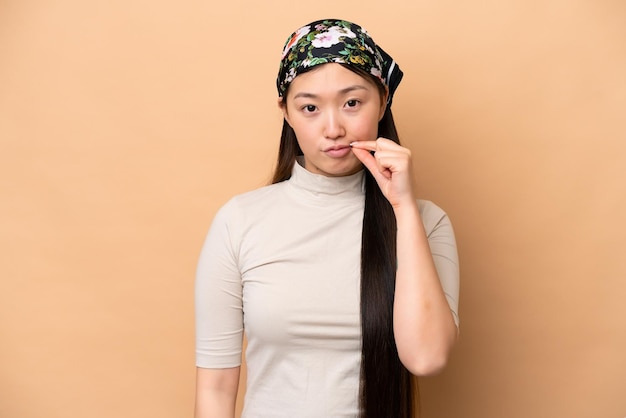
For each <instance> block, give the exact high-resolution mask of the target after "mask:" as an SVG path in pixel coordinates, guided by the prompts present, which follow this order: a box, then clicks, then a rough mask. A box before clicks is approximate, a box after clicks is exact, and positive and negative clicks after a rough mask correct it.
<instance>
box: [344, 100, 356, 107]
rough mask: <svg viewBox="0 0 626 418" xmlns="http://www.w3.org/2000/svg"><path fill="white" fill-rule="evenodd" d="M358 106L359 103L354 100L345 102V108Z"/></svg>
mask: <svg viewBox="0 0 626 418" xmlns="http://www.w3.org/2000/svg"><path fill="white" fill-rule="evenodd" d="M358 105H359V101H358V100H356V99H351V100H348V101H347V102H346V107H357V106H358Z"/></svg>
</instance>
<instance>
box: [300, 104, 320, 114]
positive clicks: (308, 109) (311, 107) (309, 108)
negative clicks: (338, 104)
mask: <svg viewBox="0 0 626 418" xmlns="http://www.w3.org/2000/svg"><path fill="white" fill-rule="evenodd" d="M302 110H303V111H304V112H305V113H313V112H315V111H316V110H317V106H315V105H306V106H303V107H302Z"/></svg>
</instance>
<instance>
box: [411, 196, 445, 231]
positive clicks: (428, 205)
mask: <svg viewBox="0 0 626 418" xmlns="http://www.w3.org/2000/svg"><path fill="white" fill-rule="evenodd" d="M417 206H418V208H419V211H420V216H421V218H422V223H423V224H424V228H425V229H426V234H427V235H430V234H431V233H432V232H433V231H435V230H436V229H437V228H439V227H441V226H451V222H450V219H449V218H448V215H447V213H446V212H445V211H444V210H443V209H442V208H440V207H439V206H437V205H436V204H435V203H433V202H431V201H430V200H421V199H418V200H417Z"/></svg>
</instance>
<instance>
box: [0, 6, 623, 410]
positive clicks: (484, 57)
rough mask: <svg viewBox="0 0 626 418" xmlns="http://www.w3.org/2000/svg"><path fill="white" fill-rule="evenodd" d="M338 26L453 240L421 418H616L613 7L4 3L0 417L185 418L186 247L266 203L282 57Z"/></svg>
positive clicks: (617, 32) (617, 176)
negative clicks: (454, 324) (260, 199)
mask: <svg viewBox="0 0 626 418" xmlns="http://www.w3.org/2000/svg"><path fill="white" fill-rule="evenodd" d="M335 16H337V17H344V18H347V19H350V20H354V21H356V22H358V23H360V24H362V25H363V26H364V27H366V28H367V29H368V30H369V32H370V33H372V34H373V36H374V38H375V39H376V40H377V41H378V42H379V43H380V44H381V45H383V46H384V48H385V49H386V50H388V52H390V53H391V54H392V55H393V56H394V57H395V58H396V60H397V61H399V62H400V63H401V66H402V68H403V70H404V72H405V80H404V82H403V85H402V86H401V88H400V90H399V92H398V95H397V98H396V100H395V104H394V106H395V113H396V119H397V123H398V126H399V129H400V133H401V135H402V138H403V139H404V142H405V144H407V145H409V146H410V147H411V148H412V149H413V150H414V156H415V165H416V167H417V175H418V182H419V194H420V196H421V197H423V198H428V199H432V200H434V201H436V202H437V203H438V204H440V205H441V206H443V207H444V208H445V209H446V210H447V211H448V212H449V214H450V216H451V217H452V219H453V222H454V225H455V227H456V231H457V235H458V242H459V247H460V253H461V261H462V298H461V339H460V343H459V345H458V347H457V349H456V350H455V352H454V355H453V357H452V359H451V362H450V365H449V367H448V368H447V370H446V371H445V372H444V373H443V374H442V375H440V376H438V377H435V378H429V379H423V380H422V383H421V388H422V401H423V416H424V417H428V418H449V417H465V418H502V417H507V418H517V417H519V418H522V417H523V418H528V417H533V418H542V417H546V418H554V417H567V418H577V417H581V418H582V417H593V418H597V417H607V418H609V417H610V418H622V417H624V416H626V396H625V394H626V354H625V353H626V319H625V318H626V303H625V302H624V301H623V299H624V297H626V281H625V279H626V277H625V276H626V274H625V273H626V262H625V259H626V257H624V249H625V248H626V238H625V237H626V221H625V219H624V210H625V209H624V208H625V207H626V181H625V174H626V168H625V167H626V118H625V117H624V114H625V109H626V2H624V1H623V0H613V1H611V0H569V1H566V0H561V1H559V0H547V1H528V0H510V1H472V2H469V1H445V0H444V1H424V0H411V1H406V2H399V1H395V0H390V1H385V2H383V3H380V2H375V1H373V0H358V1H356V0H346V1H344V2H340V3H338V2H334V1H330V0H320V1H316V2H300V3H292V4H289V3H288V2H285V1H282V0H281V1H278V0H272V1H266V2H256V1H255V2H253V1H247V2H242V1H236V0H235V1H229V2H219V3H216V2H214V1H213V2H212V1H211V0H208V1H207V0H204V1H197V0H192V1H182V2H173V1H159V0H156V1H154V0H150V1H148V0H113V1H104V0H101V1H98V0H96V1H82V0H55V1H43V0H39V1H37V0H1V1H0V147H1V148H0V199H1V200H0V417H2V418H35V417H49V418H74V417H76V418H78V417H81V418H82V417H90V418H105V417H107V418H108V417H138V418H139V417H152V418H159V417H163V418H165V417H189V416H191V414H192V409H193V406H192V404H193V385H194V353H193V351H194V347H193V332H194V331H193V305H192V303H193V281H194V270H195V263H196V259H197V256H198V252H199V250H200V246H201V243H202V240H203V238H204V234H205V233H206V230H207V228H208V227H209V225H210V222H211V219H212V216H213V215H214V213H215V211H216V209H217V208H218V207H219V206H220V205H221V204H223V203H224V202H225V201H226V200H227V199H228V198H229V197H230V196H231V195H233V194H235V193H239V192H242V191H245V190H249V189H252V188H255V187H258V186H261V185H263V184H265V183H266V182H267V180H268V179H269V176H270V172H271V169H272V166H273V163H274V158H275V155H276V151H277V142H278V136H279V130H280V123H281V117H280V113H279V112H278V110H277V108H276V106H275V97H276V93H275V87H274V77H275V73H276V70H277V65H278V59H279V54H280V49H281V46H282V43H283V42H284V40H285V38H286V37H287V35H289V33H290V32H291V31H292V30H293V29H295V28H296V27H297V26H299V25H300V24H303V23H305V22H308V21H311V20H313V19H317V18H321V17H335Z"/></svg>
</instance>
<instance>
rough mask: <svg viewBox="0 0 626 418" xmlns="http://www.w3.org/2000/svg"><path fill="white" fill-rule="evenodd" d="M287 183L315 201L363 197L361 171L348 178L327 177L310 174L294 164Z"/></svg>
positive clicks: (363, 177) (297, 163)
mask: <svg viewBox="0 0 626 418" xmlns="http://www.w3.org/2000/svg"><path fill="white" fill-rule="evenodd" d="M288 181H289V185H290V186H291V187H293V188H295V189H296V190H298V191H300V192H302V193H304V194H306V195H307V196H310V197H313V198H315V199H325V198H328V199H332V200H336V199H338V198H339V199H341V200H343V198H349V199H353V198H354V197H361V196H364V195H365V176H364V171H363V170H361V171H359V172H357V173H355V174H352V175H349V176H342V177H327V176H324V175H321V174H314V173H311V172H310V171H308V170H307V169H306V168H304V167H302V166H301V165H300V163H299V162H296V163H295V164H294V165H293V170H292V171H291V178H290V179H289V180H288Z"/></svg>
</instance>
